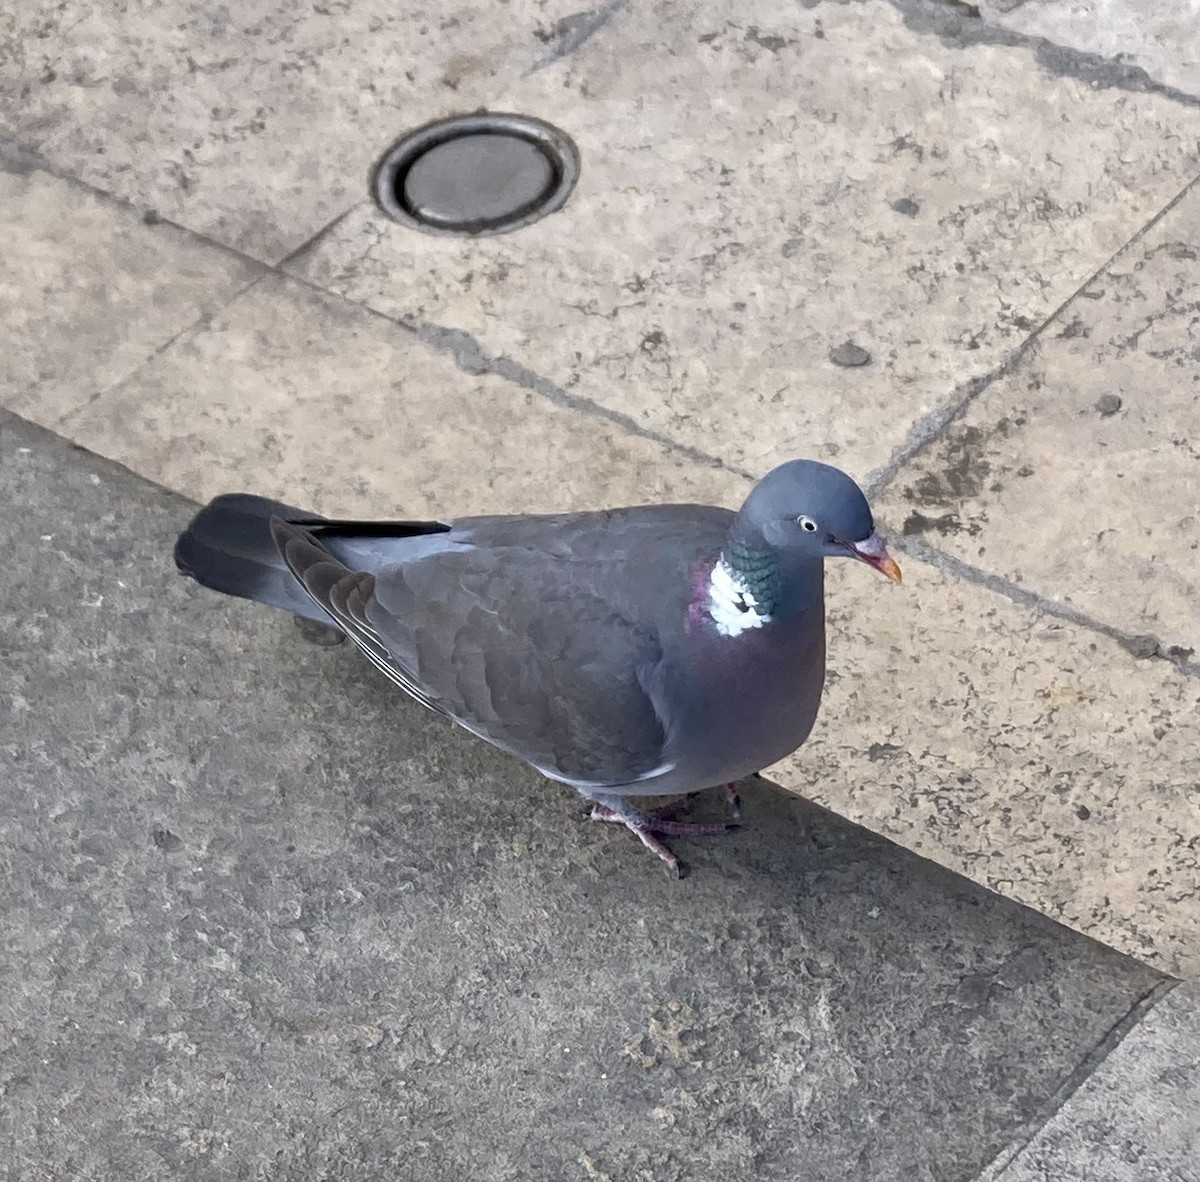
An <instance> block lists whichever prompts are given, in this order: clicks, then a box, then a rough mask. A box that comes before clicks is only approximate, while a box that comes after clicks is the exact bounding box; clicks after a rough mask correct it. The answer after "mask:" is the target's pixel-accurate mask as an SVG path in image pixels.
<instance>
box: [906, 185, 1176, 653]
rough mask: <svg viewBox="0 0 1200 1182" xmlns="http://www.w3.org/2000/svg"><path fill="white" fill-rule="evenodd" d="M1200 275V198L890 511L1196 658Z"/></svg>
mask: <svg viewBox="0 0 1200 1182" xmlns="http://www.w3.org/2000/svg"><path fill="white" fill-rule="evenodd" d="M1198 274H1200V188H1196V189H1193V190H1192V191H1191V192H1190V193H1189V195H1188V196H1187V197H1186V199H1184V200H1183V201H1181V202H1180V203H1179V205H1178V206H1176V208H1175V209H1174V210H1172V211H1171V212H1170V213H1169V214H1168V215H1167V216H1166V217H1164V218H1163V219H1162V221H1160V222H1159V223H1158V225H1157V226H1155V227H1153V229H1152V230H1151V231H1150V232H1149V233H1147V235H1146V236H1145V237H1144V238H1143V239H1141V240H1140V241H1139V242H1137V243H1135V244H1134V245H1133V246H1131V247H1130V249H1129V250H1127V251H1125V252H1124V253H1122V254H1121V255H1120V257H1118V258H1117V259H1116V260H1114V262H1113V264H1112V266H1111V267H1109V268H1108V269H1107V270H1106V271H1105V272H1104V274H1102V275H1101V276H1099V277H1098V278H1097V279H1096V281H1095V282H1094V283H1093V284H1091V285H1090V286H1089V287H1088V288H1087V289H1086V290H1085V291H1084V292H1082V293H1081V295H1080V298H1078V299H1076V300H1074V301H1073V302H1072V303H1071V304H1070V305H1069V306H1068V307H1067V308H1065V309H1064V310H1063V312H1062V314H1061V315H1060V316H1059V317H1058V318H1057V320H1056V321H1055V322H1054V323H1053V324H1052V325H1051V326H1050V327H1049V328H1048V329H1047V331H1046V332H1045V333H1044V334H1043V336H1042V338H1041V340H1040V341H1039V343H1038V345H1037V347H1036V349H1035V350H1033V351H1032V352H1031V353H1030V354H1029V355H1028V356H1027V357H1026V358H1025V359H1024V360H1023V361H1022V363H1021V364H1020V365H1019V366H1018V367H1017V368H1016V369H1015V370H1014V371H1013V372H1012V373H1011V374H1009V375H1008V376H1007V377H1005V378H1004V379H1002V380H1000V381H998V382H996V383H995V384H994V385H993V386H992V387H990V388H989V389H988V390H986V391H985V392H984V393H983V394H982V395H981V396H980V398H979V399H978V400H977V401H976V402H975V403H974V404H973V405H972V406H971V408H970V410H969V411H968V412H967V414H966V415H965V416H964V418H963V419H962V420H961V421H960V422H958V423H956V424H955V425H953V426H952V427H951V428H950V429H949V430H948V431H947V432H946V434H945V435H944V436H943V437H942V438H941V439H939V440H938V441H937V443H936V444H935V445H934V446H933V447H931V448H930V449H928V450H927V451H926V452H925V453H923V454H921V455H920V456H919V457H918V458H917V459H916V460H915V461H914V462H913V463H912V464H910V465H909V466H908V467H906V468H905V469H904V470H903V471H902V472H901V474H900V478H899V479H898V480H897V482H896V484H895V486H894V487H893V488H892V489H891V490H889V492H888V494H887V496H886V498H885V499H884V502H883V503H884V505H885V506H886V507H887V511H888V512H889V514H890V515H891V516H892V517H893V518H894V519H896V521H897V523H898V524H900V523H903V529H904V531H905V532H906V533H922V534H925V535H926V537H927V538H928V539H929V540H930V541H932V542H935V543H936V544H937V545H938V546H939V547H942V548H944V549H946V550H948V551H949V552H950V553H952V554H954V555H955V556H956V557H958V558H961V559H963V560H965V561H967V562H970V563H972V564H974V565H976V566H979V567H982V568H984V569H986V570H988V571H992V572H995V573H998V574H1002V575H1004V576H1005V577H1006V578H1009V579H1012V580H1014V581H1017V582H1020V583H1021V584H1022V585H1024V586H1025V587H1027V588H1029V589H1030V590H1032V591H1036V592H1038V593H1040V594H1042V595H1044V596H1054V597H1058V598H1062V599H1063V600H1065V601H1066V602H1068V603H1070V604H1072V605H1074V606H1075V607H1077V608H1079V609H1081V610H1082V611H1084V612H1086V613H1088V614H1089V615H1091V616H1093V617H1094V618H1097V619H1100V620H1102V621H1104V622H1105V623H1108V624H1111V625H1112V626H1114V627H1117V628H1120V629H1122V630H1123V631H1125V632H1127V633H1132V634H1135V635H1141V634H1149V635H1152V636H1154V637H1156V638H1157V639H1158V640H1159V641H1160V642H1162V643H1163V644H1164V645H1165V646H1168V647H1170V646H1172V645H1178V646H1182V647H1184V648H1192V649H1195V650H1200V305H1198V303H1197V275H1198ZM1118 408H1119V409H1118Z"/></svg>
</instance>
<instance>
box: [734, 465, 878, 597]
mask: <svg viewBox="0 0 1200 1182" xmlns="http://www.w3.org/2000/svg"><path fill="white" fill-rule="evenodd" d="M740 517H741V523H742V525H743V526H748V527H749V528H750V530H752V531H753V532H756V533H758V534H760V535H761V536H762V538H763V540H764V541H765V542H766V543H767V544H768V545H769V546H771V547H773V548H774V549H776V550H780V551H783V552H785V553H793V554H804V555H811V556H813V557H820V558H857V559H858V560H859V561H860V562H865V563H866V564H867V565H868V566H873V567H874V568H875V569H876V570H877V571H879V572H880V573H881V574H884V575H887V577H888V578H889V579H891V580H892V581H893V582H896V583H898V582H900V567H899V566H898V565H897V564H896V562H895V561H894V560H893V559H892V558H890V557H889V556H888V552H887V549H886V548H885V547H884V544H883V542H882V541H881V540H880V539H879V537H878V536H877V535H876V533H875V522H874V519H873V518H872V517H871V506H870V505H868V504H867V498H866V497H865V496H864V495H863V491H862V489H860V488H859V487H858V485H857V484H855V483H854V481H853V480H851V479H850V477H849V476H847V475H846V473H845V472H842V471H840V470H839V469H837V468H831V467H830V466H829V465H828V464H818V463H817V462H816V461H815V460H790V461H789V462H788V463H786V464H780V466H779V467H778V468H774V469H772V471H770V472H768V473H767V475H766V476H764V477H763V478H762V480H760V481H759V482H758V484H757V485H755V487H754V490H753V492H751V494H750V496H749V498H748V499H747V501H746V504H745V505H744V506H743V507H742V512H741V515H740Z"/></svg>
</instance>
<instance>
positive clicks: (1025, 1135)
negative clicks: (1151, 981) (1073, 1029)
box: [976, 977, 1180, 1182]
mask: <svg viewBox="0 0 1200 1182" xmlns="http://www.w3.org/2000/svg"><path fill="white" fill-rule="evenodd" d="M1179 984H1180V982H1179V981H1178V980H1176V979H1175V978H1174V977H1168V978H1166V979H1165V980H1162V981H1159V982H1158V983H1157V984H1155V985H1152V986H1151V987H1150V988H1149V989H1148V990H1147V991H1146V992H1145V993H1143V994H1142V996H1141V997H1139V998H1137V999H1136V1000H1135V1001H1134V1003H1133V1004H1132V1005H1131V1006H1130V1007H1129V1009H1128V1010H1127V1011H1126V1012H1125V1013H1124V1014H1123V1015H1122V1016H1121V1017H1120V1018H1118V1019H1117V1020H1116V1022H1114V1023H1113V1024H1112V1026H1110V1027H1109V1028H1108V1030H1107V1031H1106V1032H1105V1033H1104V1034H1103V1036H1102V1037H1101V1038H1100V1041H1099V1042H1097V1043H1096V1045H1095V1046H1094V1047H1092V1049H1091V1050H1090V1051H1088V1053H1087V1054H1086V1055H1084V1056H1083V1058H1082V1059H1080V1061H1079V1062H1078V1063H1077V1064H1076V1065H1075V1068H1074V1070H1073V1071H1072V1072H1071V1073H1070V1075H1068V1076H1067V1078H1066V1079H1065V1080H1063V1082H1062V1083H1061V1084H1060V1085H1059V1086H1058V1088H1057V1089H1056V1091H1055V1092H1054V1095H1052V1096H1051V1097H1050V1098H1049V1099H1048V1100H1047V1101H1046V1103H1045V1104H1044V1105H1043V1106H1042V1107H1041V1108H1040V1109H1039V1110H1038V1112H1036V1113H1035V1114H1034V1115H1033V1116H1032V1117H1031V1118H1030V1119H1029V1121H1028V1122H1026V1124H1025V1127H1024V1128H1023V1129H1021V1130H1020V1132H1018V1133H1017V1134H1016V1135H1015V1136H1014V1137H1013V1138H1012V1139H1011V1140H1010V1141H1009V1143H1008V1144H1007V1145H1006V1146H1005V1147H1004V1148H1003V1149H1002V1150H1001V1151H1000V1153H999V1154H998V1155H997V1156H996V1157H995V1158H993V1159H992V1160H991V1161H990V1162H989V1163H988V1164H987V1165H986V1166H985V1167H984V1169H983V1170H982V1172H981V1173H980V1174H979V1176H978V1178H977V1179H976V1182H1002V1180H1003V1178H1004V1172H1005V1170H1007V1168H1008V1167H1009V1166H1010V1165H1011V1164H1012V1163H1013V1161H1014V1160H1015V1159H1016V1158H1018V1157H1020V1155H1021V1153H1022V1152H1023V1151H1024V1150H1025V1149H1026V1148H1027V1147H1028V1145H1029V1144H1030V1142H1032V1141H1033V1139H1034V1138H1035V1137H1036V1136H1037V1135H1038V1133H1039V1132H1041V1130H1042V1129H1043V1128H1045V1126H1046V1125H1047V1124H1048V1123H1049V1122H1050V1121H1051V1120H1052V1119H1053V1118H1054V1117H1055V1116H1056V1115H1057V1114H1058V1112H1059V1111H1060V1110H1061V1109H1062V1108H1063V1106H1064V1105H1065V1104H1066V1103H1067V1101H1069V1100H1070V1099H1071V1097H1072V1096H1073V1095H1075V1093H1076V1092H1077V1091H1078V1090H1079V1089H1080V1088H1081V1087H1082V1086H1083V1085H1084V1084H1085V1083H1086V1082H1087V1081H1088V1080H1089V1079H1090V1078H1091V1077H1092V1076H1093V1075H1094V1074H1095V1073H1096V1071H1097V1069H1098V1068H1099V1067H1100V1066H1101V1065H1102V1064H1103V1063H1104V1061H1105V1059H1107V1058H1108V1057H1109V1055H1111V1054H1112V1053H1113V1051H1115V1050H1116V1049H1117V1047H1119V1046H1120V1045H1121V1043H1123V1042H1124V1041H1125V1039H1126V1037H1127V1036H1128V1035H1129V1034H1130V1032H1131V1031H1132V1030H1133V1029H1134V1028H1135V1027H1136V1026H1137V1025H1138V1024H1139V1023H1140V1022H1141V1021H1142V1019H1143V1018H1145V1017H1146V1015H1147V1014H1149V1013H1150V1011H1151V1010H1153V1009H1154V1008H1155V1007H1156V1006H1158V1005H1160V1004H1161V1003H1162V1001H1163V1000H1164V999H1165V998H1166V996H1167V994H1169V993H1170V992H1171V991H1172V990H1174V989H1175V988H1176V987H1177V986H1178V985H1179Z"/></svg>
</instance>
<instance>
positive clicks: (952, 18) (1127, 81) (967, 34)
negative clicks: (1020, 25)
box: [843, 0, 1200, 109]
mask: <svg viewBox="0 0 1200 1182" xmlns="http://www.w3.org/2000/svg"><path fill="white" fill-rule="evenodd" d="M843 2H844V0H843ZM889 3H890V4H891V5H892V7H893V8H895V9H896V10H897V12H899V13H900V14H901V16H902V17H903V18H904V23H905V25H907V26H908V28H910V29H911V30H912V31H913V32H914V33H932V34H933V35H935V36H936V37H938V39H939V40H940V41H941V42H942V44H943V45H947V46H949V47H951V48H964V47H967V46H972V45H998V46H1005V47H1008V48H1012V49H1028V50H1032V51H1033V55H1034V58H1035V59H1036V61H1037V63H1038V65H1039V66H1041V67H1042V69H1044V70H1045V71H1046V72H1047V73H1049V74H1053V75H1056V76H1058V77H1060V78H1077V79H1078V80H1079V81H1081V82H1086V83H1087V84H1088V85H1089V86H1092V87H1095V88H1096V89H1097V90H1102V89H1115V90H1128V91H1133V92H1135V93H1138V94H1157V95H1161V96H1162V97H1163V98H1166V99H1170V100H1171V101H1172V102H1176V103H1179V104H1181V105H1182V106H1185V107H1194V108H1198V109H1200V95H1198V94H1191V93H1189V92H1188V91H1185V90H1180V89H1179V88H1178V87H1175V86H1169V85H1167V84H1166V83H1165V82H1159V81H1158V80H1156V79H1155V78H1152V77H1151V76H1150V74H1148V73H1147V72H1146V70H1145V69H1143V68H1142V67H1141V66H1137V65H1133V64H1131V63H1130V62H1124V61H1121V60H1120V59H1119V58H1113V57H1105V56H1104V55H1103V54H1100V53H1090V52H1089V51H1087V50H1085V49H1075V48H1073V47H1072V46H1069V45H1060V44H1058V43H1057V42H1055V41H1050V40H1049V39H1048V38H1046V37H1037V36H1034V35H1033V34H1030V33H1019V32H1017V31H1016V30H1013V29H1004V28H1001V27H999V26H997V25H992V24H989V23H988V22H987V20H986V18H984V17H982V16H980V15H979V13H978V10H975V11H974V12H970V11H968V9H969V7H970V6H967V5H963V4H961V3H959V2H958V0H889ZM1012 7H1014V8H1015V7H1017V5H1012Z"/></svg>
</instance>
